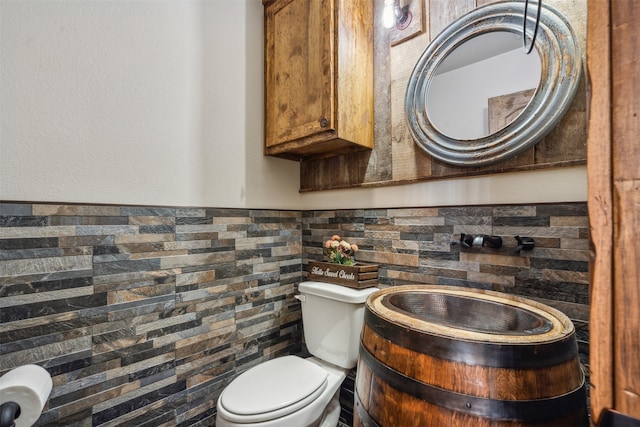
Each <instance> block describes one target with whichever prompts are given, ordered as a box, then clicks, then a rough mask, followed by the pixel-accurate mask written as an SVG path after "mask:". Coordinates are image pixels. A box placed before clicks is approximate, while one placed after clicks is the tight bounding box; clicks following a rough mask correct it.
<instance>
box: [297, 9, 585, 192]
mask: <svg viewBox="0 0 640 427" xmlns="http://www.w3.org/2000/svg"><path fill="white" fill-rule="evenodd" d="M492 2H493V0H478V1H477V2H476V1H473V0H464V1H456V2H452V1H449V0H425V9H426V15H427V19H426V25H427V27H428V28H426V29H425V32H424V33H422V34H418V35H416V36H413V37H411V38H409V39H407V40H405V41H403V42H401V43H399V44H396V45H394V46H392V47H389V39H388V37H389V35H388V31H387V30H385V29H383V28H382V26H381V25H379V22H380V13H381V9H382V2H376V5H375V8H376V12H375V25H374V32H375V33H376V35H375V36H374V37H375V39H376V43H378V41H379V40H381V39H384V37H387V39H386V42H385V43H384V44H379V45H377V47H376V54H377V55H376V56H375V58H374V63H375V65H374V69H375V72H374V74H375V80H376V83H375V88H376V89H375V97H376V99H375V103H376V107H375V117H374V122H375V133H374V140H375V142H374V150H373V151H372V152H370V153H347V154H343V155H341V157H342V160H341V165H343V167H344V172H343V171H342V170H335V169H332V168H329V167H327V165H328V164H329V163H331V160H329V159H310V160H306V159H305V160H303V161H302V162H301V183H300V190H301V191H315V190H326V189H333V188H349V187H359V186H371V185H375V186H385V185H395V184H399V183H411V182H416V181H425V180H433V179H442V178H453V177H466V176H477V175H486V174H495V173H503V172H513V171H526V170H533V169H543V168H552V167H562V166H573V165H579V164H584V163H585V162H586V156H587V154H586V150H587V148H586V139H587V138H586V127H587V125H586V121H587V118H586V90H587V89H586V82H585V81H584V79H583V81H582V82H581V84H580V86H579V88H578V94H577V95H576V98H575V99H574V101H573V104H572V106H571V108H570V109H569V111H568V113H567V114H566V115H565V117H564V118H563V119H562V120H561V122H560V123H559V124H558V126H557V127H556V128H555V129H554V130H553V131H552V132H551V133H549V134H548V135H547V136H546V137H545V138H543V140H542V141H540V142H539V143H538V144H537V145H536V146H535V147H533V148H531V149H530V150H528V151H527V152H525V153H522V154H520V155H519V156H517V157H515V158H512V159H509V160H507V161H505V162H502V163H499V164H497V165H492V166H485V167H482V168H475V167H457V166H452V165H448V164H445V163H443V162H440V161H438V160H435V159H433V158H432V157H431V156H430V155H428V154H427V153H425V152H424V151H423V150H421V149H420V148H419V147H418V146H417V145H416V144H415V142H414V141H413V138H412V137H411V134H410V132H409V128H408V126H407V124H406V121H405V112H404V98H405V91H406V87H407V82H408V79H409V77H410V74H411V71H412V70H413V67H414V66H415V64H416V63H417V61H418V58H419V57H420V55H421V54H422V52H423V51H424V50H425V48H426V47H427V45H428V44H429V42H430V40H431V39H432V38H433V37H434V36H435V35H437V34H438V33H439V32H440V31H441V30H442V28H444V27H445V26H446V25H448V24H450V23H451V22H452V21H453V20H455V19H457V18H458V17H459V16H461V15H463V14H464V13H466V12H468V11H470V10H472V9H473V8H474V7H480V6H483V5H485V4H489V3H492ZM586 2H587V0H571V1H570V2H568V1H564V0H563V1H558V0H553V1H551V3H552V6H554V7H556V8H558V9H559V10H560V11H561V12H562V13H563V14H565V15H566V16H567V18H568V19H569V21H570V23H571V24H572V27H573V29H574V31H575V33H576V35H577V39H578V42H579V45H580V47H581V48H582V50H583V51H586V49H585V39H586V19H585V16H586ZM378 3H379V4H378ZM380 33H382V34H383V36H382V37H381V36H380ZM394 36H395V35H394ZM385 52H386V54H385ZM385 84H386V86H385ZM383 126H384V127H386V130H382V129H381V128H382V127H383ZM354 169H356V170H358V171H362V172H363V173H360V174H354V173H353V170H354ZM379 170H380V171H381V172H379V173H378V172H377V171H379ZM343 173H344V174H348V177H336V174H343ZM338 183H339V184H338Z"/></svg>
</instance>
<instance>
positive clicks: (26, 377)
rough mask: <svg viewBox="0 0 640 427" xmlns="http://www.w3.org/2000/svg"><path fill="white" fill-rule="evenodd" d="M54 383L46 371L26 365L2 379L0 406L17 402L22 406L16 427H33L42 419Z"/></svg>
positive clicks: (0, 383)
mask: <svg viewBox="0 0 640 427" xmlns="http://www.w3.org/2000/svg"><path fill="white" fill-rule="evenodd" d="M52 386H53V381H51V376H50V375H49V373H48V372H47V371H46V369H44V368H41V367H40V366H38V365H24V366H20V367H18V368H15V369H13V370H11V371H9V372H7V373H6V374H4V375H3V376H2V377H0V405H1V404H3V403H6V402H15V403H17V404H18V406H20V415H19V416H18V418H16V427H31V426H32V425H33V424H34V423H35V422H36V421H37V420H38V418H40V414H41V413H42V408H44V404H45V403H47V399H48V398H49V393H51V387H52Z"/></svg>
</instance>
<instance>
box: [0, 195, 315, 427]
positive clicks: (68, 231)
mask: <svg viewBox="0 0 640 427" xmlns="http://www.w3.org/2000/svg"><path fill="white" fill-rule="evenodd" d="M300 227H301V213H300V212H290V211H267V210H239V209H191V208H186V209H183V208H146V207H130V206H80V205H50V204H2V205H0V343H1V345H0V375H2V374H4V373H6V372H7V371H8V370H10V369H12V368H14V367H16V366H19V365H22V364H26V363H36V364H39V365H42V366H44V367H45V368H46V369H47V370H48V371H49V373H50V374H51V376H52V377H53V382H54V388H53V391H52V394H51V396H50V399H49V402H48V404H47V406H46V407H45V410H44V412H43V416H42V417H41V419H40V420H39V422H38V423H37V425H39V426H43V425H47V426H55V425H59V426H116V425H117V426H136V427H142V426H154V427H155V426H174V425H179V426H211V425H213V419H214V417H215V403H216V399H217V396H218V395H219V393H220V391H221V389H222V387H224V386H225V385H226V384H227V383H228V382H229V381H230V380H231V379H232V378H233V377H234V376H235V375H236V374H237V373H238V372H240V371H242V370H244V369H246V368H248V367H250V366H252V365H254V364H256V363H258V362H261V361H263V360H266V359H269V358H272V357H275V356H278V355H283V354H290V353H294V354H295V353H299V352H300V351H301V349H300V347H301V345H300V342H301V338H300V335H301V329H300V318H301V316H300V310H299V304H298V302H297V301H296V300H295V299H294V298H293V294H294V287H295V285H296V284H297V283H298V282H299V281H300V276H301V271H300V270H301V252H302V247H301V230H300Z"/></svg>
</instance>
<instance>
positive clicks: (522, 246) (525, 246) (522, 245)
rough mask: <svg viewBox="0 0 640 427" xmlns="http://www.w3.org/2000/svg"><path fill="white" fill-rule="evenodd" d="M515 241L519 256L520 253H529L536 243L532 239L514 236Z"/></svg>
mask: <svg viewBox="0 0 640 427" xmlns="http://www.w3.org/2000/svg"><path fill="white" fill-rule="evenodd" d="M515 239H516V240H517V241H518V246H517V247H516V253H517V254H519V253H520V251H530V250H531V249H533V248H534V247H535V246H536V242H535V241H534V240H533V238H532V237H520V236H516V237H515Z"/></svg>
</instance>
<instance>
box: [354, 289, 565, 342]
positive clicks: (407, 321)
mask: <svg viewBox="0 0 640 427" xmlns="http://www.w3.org/2000/svg"><path fill="white" fill-rule="evenodd" d="M404 292H426V293H430V294H433V293H440V294H445V295H456V296H466V297H469V298H478V299H483V300H487V301H494V302H499V303H503V304H507V305H510V306H515V307H519V308H522V309H525V310H527V311H529V312H532V313H535V315H538V316H541V317H542V318H544V319H546V320H548V321H549V322H550V323H551V324H552V325H553V326H552V327H551V328H550V329H549V330H548V331H546V332H542V333H536V334H496V333H487V332H482V331H475V330H467V329H462V328H458V327H451V326H447V325H441V324H438V323H434V322H430V321H427V320H424V319H420V318H418V317H415V316H411V315H409V313H402V312H399V311H397V310H394V309H390V308H389V307H388V306H387V304H386V303H385V299H386V298H388V297H390V296H393V295H394V294H398V293H404ZM366 307H367V310H369V311H371V312H372V313H373V314H375V315H376V316H379V317H381V318H383V319H385V320H386V321H388V322H391V323H394V324H397V325H400V326H402V327H405V328H409V329H412V330H414V331H416V332H419V333H424V334H433V335H438V336H443V337H452V338H455V339H457V340H468V341H480V342H490V343H498V344H501V343H504V344H532V343H548V342H550V341H554V340H562V339H565V338H566V337H567V336H568V335H570V334H572V333H574V332H575V327H574V325H573V322H571V320H570V319H569V318H568V317H567V316H566V315H565V314H564V313H562V312H561V311H559V310H556V309H554V308H553V307H550V306H548V305H545V304H542V303H539V302H537V301H534V300H530V299H527V298H523V297H520V296H516V295H511V294H506V293H502V292H497V291H489V290H483V289H475V288H461V287H457V286H439V285H400V286H394V287H389V288H385V289H381V290H379V291H376V292H374V293H373V294H371V295H370V296H369V298H368V299H367V303H366Z"/></svg>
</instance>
